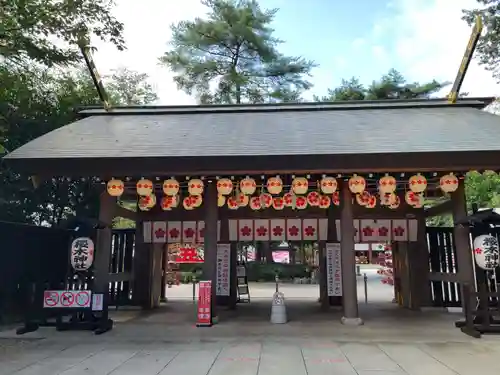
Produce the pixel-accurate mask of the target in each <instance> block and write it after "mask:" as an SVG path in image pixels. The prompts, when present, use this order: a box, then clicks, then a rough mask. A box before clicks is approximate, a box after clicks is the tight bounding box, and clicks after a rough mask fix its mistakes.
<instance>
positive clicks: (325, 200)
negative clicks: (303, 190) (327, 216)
mask: <svg viewBox="0 0 500 375" xmlns="http://www.w3.org/2000/svg"><path fill="white" fill-rule="evenodd" d="M331 203H332V200H331V199H330V197H329V196H328V195H322V196H321V197H319V208H324V209H326V208H328V207H330V204H331Z"/></svg>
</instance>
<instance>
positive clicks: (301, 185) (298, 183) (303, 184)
mask: <svg viewBox="0 0 500 375" xmlns="http://www.w3.org/2000/svg"><path fill="white" fill-rule="evenodd" d="M308 189H309V181H307V178H305V177H295V178H294V179H293V181H292V191H293V192H294V193H295V194H305V193H307V190H308Z"/></svg>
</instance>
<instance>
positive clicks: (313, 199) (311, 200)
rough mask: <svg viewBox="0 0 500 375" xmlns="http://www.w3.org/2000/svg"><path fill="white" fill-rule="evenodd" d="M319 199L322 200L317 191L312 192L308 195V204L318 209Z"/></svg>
mask: <svg viewBox="0 0 500 375" xmlns="http://www.w3.org/2000/svg"><path fill="white" fill-rule="evenodd" d="M319 198H320V195H319V193H318V192H317V191H311V192H309V194H307V203H308V204H309V205H310V206H312V207H318V206H319Z"/></svg>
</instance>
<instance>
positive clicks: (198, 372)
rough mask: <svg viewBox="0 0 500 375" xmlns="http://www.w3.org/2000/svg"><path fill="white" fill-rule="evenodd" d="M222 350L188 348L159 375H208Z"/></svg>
mask: <svg viewBox="0 0 500 375" xmlns="http://www.w3.org/2000/svg"><path fill="white" fill-rule="evenodd" d="M219 353H220V350H188V351H184V352H180V353H179V354H178V355H177V356H176V357H175V358H174V359H173V360H172V361H170V363H169V364H168V365H167V366H166V367H165V368H164V369H163V370H162V371H161V372H160V373H159V374H158V375H181V374H186V375H206V374H208V372H209V371H210V369H211V368H212V366H213V364H214V362H215V360H216V359H217V356H218V355H219Z"/></svg>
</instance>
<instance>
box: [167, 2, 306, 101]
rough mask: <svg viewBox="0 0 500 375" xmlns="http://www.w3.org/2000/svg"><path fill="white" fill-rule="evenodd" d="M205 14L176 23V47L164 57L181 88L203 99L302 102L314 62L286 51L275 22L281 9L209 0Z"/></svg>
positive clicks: (174, 43)
mask: <svg viewBox="0 0 500 375" xmlns="http://www.w3.org/2000/svg"><path fill="white" fill-rule="evenodd" d="M202 3H203V4H204V5H206V6H207V7H208V8H209V13H208V15H207V18H206V19H201V18H197V19H195V20H194V21H182V22H179V23H178V24H176V25H172V42H171V44H172V49H171V50H169V51H167V52H166V53H165V54H164V55H163V56H162V57H161V58H160V61H161V62H162V63H163V64H165V65H166V66H167V67H168V68H169V69H170V70H171V71H172V72H174V74H175V78H174V79H175V82H176V83H177V85H178V87H179V89H181V90H184V91H185V92H187V93H188V94H194V95H196V97H197V98H198V100H199V101H200V102H201V103H263V102H274V101H298V100H299V98H300V93H301V92H302V91H303V90H307V89H309V88H310V87H311V84H310V82H308V81H307V79H306V78H307V76H308V75H309V72H310V70H311V69H312V67H313V66H314V63H313V62H312V61H308V60H306V59H304V58H302V57H291V56H285V55H283V54H281V53H280V52H279V50H278V46H279V45H280V44H281V43H282V41H281V40H279V39H277V38H275V37H273V32H274V30H273V29H272V28H271V26H270V25H271V23H272V21H273V19H274V16H275V15H276V12H277V11H278V9H261V7H260V6H259V4H258V2H257V1H255V0H204V1H202Z"/></svg>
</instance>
